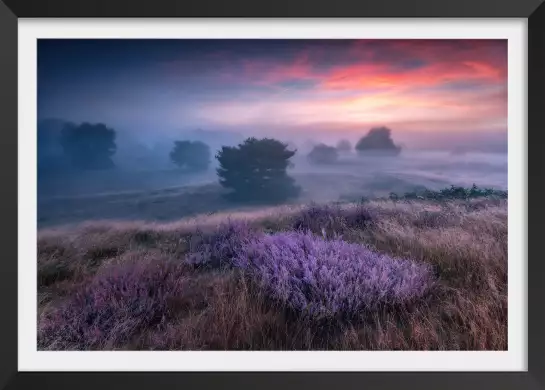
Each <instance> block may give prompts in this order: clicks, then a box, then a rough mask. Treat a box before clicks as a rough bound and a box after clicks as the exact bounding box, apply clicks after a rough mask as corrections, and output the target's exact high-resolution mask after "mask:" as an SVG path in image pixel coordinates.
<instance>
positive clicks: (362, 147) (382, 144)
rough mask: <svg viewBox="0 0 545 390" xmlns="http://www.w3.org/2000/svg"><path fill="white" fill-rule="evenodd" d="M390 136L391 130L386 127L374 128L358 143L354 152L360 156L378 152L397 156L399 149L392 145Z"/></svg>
mask: <svg viewBox="0 0 545 390" xmlns="http://www.w3.org/2000/svg"><path fill="white" fill-rule="evenodd" d="M391 134H392V130H390V129H389V128H387V127H374V128H372V129H371V130H369V132H368V133H367V135H365V136H364V137H362V138H361V139H360V140H359V141H358V143H357V144H356V150H357V151H358V152H359V153H360V154H368V153H370V152H371V153H372V152H379V153H386V154H394V155H397V154H399V152H400V151H401V148H400V147H399V146H396V145H395V144H394V141H392V137H391Z"/></svg>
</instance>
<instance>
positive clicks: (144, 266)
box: [38, 259, 184, 349]
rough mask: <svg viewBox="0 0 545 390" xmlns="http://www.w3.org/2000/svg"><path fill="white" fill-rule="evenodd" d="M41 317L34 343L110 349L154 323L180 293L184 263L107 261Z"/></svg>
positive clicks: (75, 347)
mask: <svg viewBox="0 0 545 390" xmlns="http://www.w3.org/2000/svg"><path fill="white" fill-rule="evenodd" d="M102 271H105V272H101V273H100V274H99V275H97V276H96V277H95V278H94V279H93V280H92V282H91V283H90V284H88V285H87V286H86V287H85V288H84V289H82V290H80V291H78V292H76V293H75V294H74V295H73V296H72V297H70V298H69V299H68V301H66V302H65V303H64V304H63V305H61V306H60V307H57V308H56V309H55V310H53V311H51V312H49V313H47V314H45V315H44V317H42V319H41V321H40V326H39V329H38V343H39V345H42V346H44V347H46V348H49V349H112V348H119V347H121V346H123V345H126V344H127V342H128V341H129V340H130V339H131V337H133V336H134V335H135V334H136V333H137V332H138V331H140V330H142V329H145V328H149V327H152V326H154V325H155V324H158V323H160V322H161V321H162V320H163V319H164V318H165V317H168V314H169V304H170V303H171V302H172V300H173V299H174V298H176V297H177V296H179V295H180V293H181V290H182V286H183V283H184V277H183V276H184V275H183V273H184V267H183V265H181V264H179V263H178V264H177V263H173V262H172V261H169V260H168V259H153V260H151V261H142V262H141V263H132V264H130V263H129V264H121V265H117V266H110V267H107V269H104V270H102Z"/></svg>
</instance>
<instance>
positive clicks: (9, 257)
mask: <svg viewBox="0 0 545 390" xmlns="http://www.w3.org/2000/svg"><path fill="white" fill-rule="evenodd" d="M542 2H543V0H517V1H512V0H457V1H455V2H454V1H453V2H442V1H437V0H418V1H407V0H381V1H373V2H365V1H358V0H336V1H333V2H331V1H326V0H303V1H297V2H294V1H289V0H275V1H274V2H258V1H253V0H230V1H221V0H199V1H176V0H154V1H144V0H132V1H130V2H129V1H123V0H93V1H75V0H49V1H46V0H3V4H0V48H1V55H0V99H1V102H0V103H1V104H0V112H1V113H2V115H1V116H0V118H1V122H0V123H1V124H2V129H1V133H0V134H1V138H0V148H1V149H0V157H1V159H2V163H1V164H0V172H1V178H2V189H1V192H0V194H1V197H2V202H0V224H1V227H2V234H1V235H0V240H1V241H2V245H1V248H2V255H3V256H2V260H1V261H2V266H1V267H0V275H1V279H0V302H1V305H0V313H1V314H0V318H1V320H0V326H1V331H0V362H1V363H0V388H2V389H33V388H40V389H43V388H54V389H56V390H60V389H75V388H79V389H81V388H83V389H109V388H112V389H113V388H116V389H119V388H128V389H131V390H135V389H145V388H154V389H164V388H175V387H184V388H190V389H191V388H199V389H202V388H215V387H218V388H219V387H222V388H223V387H226V386H228V387H232V388H240V387H246V388H270V389H279V388H282V389H284V388H294V389H295V388H298V389H300V388H312V389H319V388H328V389H331V388H343V389H348V388H380V389H390V388H391V389H399V388H415V389H422V390H425V389H456V390H460V389H464V390H470V389H484V388H491V389H497V390H499V389H545V337H544V332H543V330H544V329H545V315H544V312H545V305H543V303H542V301H541V299H542V297H543V296H545V288H544V285H545V278H544V269H545V267H544V265H543V264H544V261H543V258H542V256H543V249H542V247H541V242H540V240H542V237H541V234H542V233H541V229H540V228H541V225H542V223H543V221H544V220H545V218H544V212H543V208H537V205H538V201H539V202H541V201H543V199H545V192H544V185H543V184H544V183H545V180H544V178H545V169H544V168H545V161H544V157H543V156H545V153H543V152H542V151H541V147H542V145H543V141H544V136H543V134H544V132H545V115H544V114H543V112H544V111H545V5H543V4H542ZM28 17H32V18H44V17H192V18H195V17H352V18H355V17H358V18H362V17H366V18H371V17H373V18H375V17H390V18H391V17H413V18H414V17H443V18H453V17H483V18H484V17H486V18H524V19H525V20H527V23H528V35H527V36H528V138H527V141H528V162H527V164H528V178H529V179H530V178H531V179H532V180H529V181H528V182H527V186H528V187H527V189H528V198H527V200H528V202H529V203H532V204H533V205H534V211H533V212H532V214H529V215H528V228H529V227H530V226H533V228H532V229H531V230H530V229H528V231H527V234H528V371H526V372H493V373H469V372H442V373H436V372H434V373H431V372H430V373H424V372H418V373H416V372H415V373H409V372H391V373H389V372H383V373H378V372H375V373H372V372H362V373H348V372H346V373H319V372H315V373H310V372H308V373H287V372H286V373H280V372H277V373H274V372H267V373H265V372H263V373H256V372H252V373H244V372H236V373H234V372H232V373H229V372H201V373H196V372H195V373H189V372H186V373H136V372H134V373H57V372H47V373H46V372H43V373H39V372H18V368H17V299H16V297H17V246H16V245H17V226H18V222H17V208H16V207H15V204H16V203H17V195H18V190H17V184H18V177H17V170H16V167H17V163H16V162H15V161H16V159H17V156H18V153H17V147H18V142H17V115H18V112H17V95H18V94H17V19H18V18H28ZM531 129H533V130H531ZM530 134H531V137H530ZM538 152H539V153H538ZM530 156H531V157H530ZM28 245H35V243H28Z"/></svg>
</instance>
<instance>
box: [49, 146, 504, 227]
mask: <svg viewBox="0 0 545 390" xmlns="http://www.w3.org/2000/svg"><path fill="white" fill-rule="evenodd" d="M292 162H293V164H294V166H293V168H291V169H290V170H289V172H290V175H291V176H293V177H294V178H295V179H296V181H297V183H298V184H299V185H300V186H301V187H302V189H303V192H302V194H301V196H300V197H299V199H298V200H296V202H310V201H317V202H327V201H339V200H345V201H347V200H348V201H349V200H357V199H359V198H361V197H362V196H366V197H371V196H384V195H387V194H389V193H390V192H397V193H403V192H406V191H412V190H415V189H419V188H423V187H426V188H429V189H440V188H444V187H447V186H450V185H461V186H471V185H472V184H473V183H475V184H476V185H478V186H480V187H481V186H482V187H493V188H498V189H507V154H506V153H477V152H468V153H464V154H458V153H452V152H445V151H421V150H419V151H416V150H412V151H411V150H404V151H403V152H402V153H401V154H400V155H399V156H397V157H360V156H357V155H356V154H355V153H346V154H341V156H340V158H339V160H338V162H337V163H335V164H332V165H313V164H311V163H310V162H309V161H308V160H307V158H306V157H305V155H304V154H302V153H301V154H299V155H296V156H294V157H293V158H292ZM216 166H217V165H216V161H215V160H213V162H212V165H211V166H210V168H209V170H208V171H207V172H206V173H201V174H187V173H182V172H180V171H179V170H177V169H175V168H168V169H158V168H147V169H146V168H142V169H135V168H127V167H123V166H118V167H116V168H115V169H112V170H107V171H88V172H83V173H78V174H64V175H52V176H51V175H49V176H42V177H40V179H39V182H38V223H39V226H41V227H43V226H51V225H58V224H63V223H72V222H80V221H83V220H89V219H142V220H143V219H146V220H171V219H177V218H181V217H184V216H188V215H194V214H202V213H211V212H218V211H222V210H227V209H232V208H240V207H242V206H244V205H240V204H238V205H236V204H230V203H229V202H227V201H226V200H224V199H223V198H222V196H221V187H220V186H219V185H218V180H217V176H216V172H215V169H216Z"/></svg>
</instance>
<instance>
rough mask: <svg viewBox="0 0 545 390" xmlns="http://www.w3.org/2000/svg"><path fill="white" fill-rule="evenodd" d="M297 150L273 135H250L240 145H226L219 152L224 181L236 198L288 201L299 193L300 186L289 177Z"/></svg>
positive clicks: (231, 194) (221, 173)
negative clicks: (261, 136)
mask: <svg viewBox="0 0 545 390" xmlns="http://www.w3.org/2000/svg"><path fill="white" fill-rule="evenodd" d="M295 152H296V151H295V150H289V149H288V146H287V145H286V144H284V143H282V142H280V141H277V140H275V139H270V138H264V139H256V138H248V139H246V140H245V141H244V142H243V143H241V144H239V145H238V146H237V147H228V146H223V147H222V148H221V150H220V151H219V152H218V154H217V155H216V158H217V159H218V161H219V164H220V167H219V168H218V170H217V173H218V176H219V181H220V184H221V185H222V186H223V187H225V188H228V189H231V190H232V192H231V193H230V194H229V197H230V198H232V199H236V200H250V201H252V200H253V201H284V200H287V199H289V198H292V197H296V196H298V195H299V192H300V188H299V187H298V186H296V185H295V181H294V180H293V178H292V177H290V176H288V174H287V168H288V167H289V166H290V165H291V163H290V161H289V159H290V158H291V157H293V155H295Z"/></svg>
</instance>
